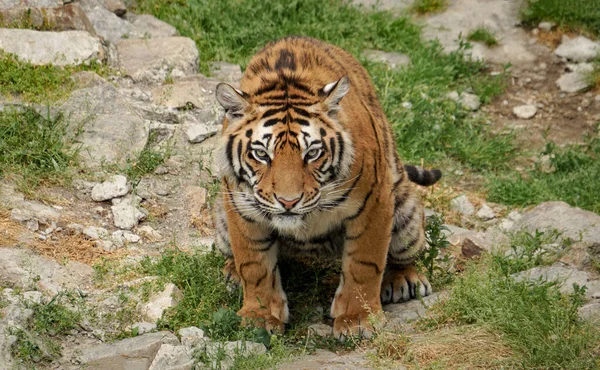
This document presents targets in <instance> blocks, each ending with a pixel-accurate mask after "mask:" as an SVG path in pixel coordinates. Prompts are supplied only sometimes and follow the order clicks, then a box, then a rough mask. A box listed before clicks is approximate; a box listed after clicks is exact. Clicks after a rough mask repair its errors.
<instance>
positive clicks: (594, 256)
mask: <svg viewBox="0 0 600 370" xmlns="http://www.w3.org/2000/svg"><path fill="white" fill-rule="evenodd" d="M559 261H560V262H561V263H564V264H566V265H571V266H573V267H575V268H577V269H579V270H583V269H587V268H590V267H592V265H593V262H594V261H600V243H598V242H577V243H574V244H572V245H571V246H570V247H569V249H568V252H567V253H565V254H564V255H563V256H562V257H561V258H560V259H559Z"/></svg>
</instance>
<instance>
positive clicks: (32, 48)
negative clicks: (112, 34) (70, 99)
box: [0, 28, 104, 66]
mask: <svg viewBox="0 0 600 370" xmlns="http://www.w3.org/2000/svg"><path fill="white" fill-rule="evenodd" d="M0 50H4V51H5V52H7V53H12V54H15V55H16V56H17V57H19V59H21V60H25V61H28V62H30V63H31V64H34V65H44V64H54V65H58V66H67V65H79V64H83V63H86V62H89V61H91V60H102V59H103V58H104V51H103V49H102V44H101V43H100V40H98V39H97V38H95V37H93V36H91V35H90V34H89V33H87V32H84V31H65V32H40V31H33V30H21V29H4V28H0Z"/></svg>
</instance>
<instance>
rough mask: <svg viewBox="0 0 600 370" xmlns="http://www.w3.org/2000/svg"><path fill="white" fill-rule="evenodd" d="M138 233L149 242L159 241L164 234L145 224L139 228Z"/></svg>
mask: <svg viewBox="0 0 600 370" xmlns="http://www.w3.org/2000/svg"><path fill="white" fill-rule="evenodd" d="M137 232H138V234H139V235H140V236H141V237H142V238H144V239H146V241H148V242H151V243H153V242H158V241H161V240H162V235H161V234H160V233H159V232H158V231H156V230H154V229H153V228H152V227H151V226H150V225H144V226H141V227H139V228H138V229H137Z"/></svg>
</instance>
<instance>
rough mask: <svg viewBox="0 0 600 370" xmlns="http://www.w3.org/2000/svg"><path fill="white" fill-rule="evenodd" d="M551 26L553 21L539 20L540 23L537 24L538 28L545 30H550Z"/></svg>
mask: <svg viewBox="0 0 600 370" xmlns="http://www.w3.org/2000/svg"><path fill="white" fill-rule="evenodd" d="M553 27H554V23H551V22H540V24H538V29H540V30H542V31H546V32H549V31H552V28H553Z"/></svg>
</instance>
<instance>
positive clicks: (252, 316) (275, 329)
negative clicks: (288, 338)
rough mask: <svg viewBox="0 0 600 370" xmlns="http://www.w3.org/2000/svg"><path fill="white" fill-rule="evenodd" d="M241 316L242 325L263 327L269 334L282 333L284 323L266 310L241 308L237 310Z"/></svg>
mask: <svg viewBox="0 0 600 370" xmlns="http://www.w3.org/2000/svg"><path fill="white" fill-rule="evenodd" d="M238 315H239V316H241V317H242V325H244V326H255V327H259V328H265V329H266V330H267V331H268V332H269V333H271V334H275V333H276V334H283V332H284V330H285V323H284V322H283V321H282V320H280V319H278V318H277V317H275V316H273V315H271V314H270V313H269V312H267V311H266V310H260V311H258V312H257V311H256V310H247V309H244V308H242V309H241V310H239V311H238Z"/></svg>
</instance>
